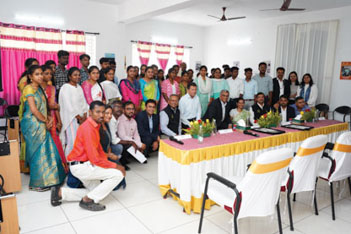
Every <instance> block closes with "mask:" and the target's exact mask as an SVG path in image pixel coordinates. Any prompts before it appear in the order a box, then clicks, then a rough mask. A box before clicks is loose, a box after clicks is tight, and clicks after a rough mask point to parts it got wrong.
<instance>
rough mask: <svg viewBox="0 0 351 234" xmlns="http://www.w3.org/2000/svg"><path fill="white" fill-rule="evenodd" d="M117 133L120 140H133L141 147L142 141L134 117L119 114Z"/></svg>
mask: <svg viewBox="0 0 351 234" xmlns="http://www.w3.org/2000/svg"><path fill="white" fill-rule="evenodd" d="M117 133H118V137H119V138H120V139H121V140H124V141H134V142H135V144H136V145H137V146H138V147H141V145H142V143H141V139H140V136H139V132H138V126H137V122H136V121H135V119H133V118H131V119H128V118H127V116H125V115H124V114H123V115H121V116H120V117H119V118H118V126H117Z"/></svg>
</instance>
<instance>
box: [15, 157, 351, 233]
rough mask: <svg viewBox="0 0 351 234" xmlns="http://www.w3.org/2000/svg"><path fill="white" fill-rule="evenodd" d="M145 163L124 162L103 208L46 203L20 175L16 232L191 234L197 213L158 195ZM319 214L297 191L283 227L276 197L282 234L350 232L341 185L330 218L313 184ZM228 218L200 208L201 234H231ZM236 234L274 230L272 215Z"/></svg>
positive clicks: (322, 189)
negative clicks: (121, 182) (119, 182)
mask: <svg viewBox="0 0 351 234" xmlns="http://www.w3.org/2000/svg"><path fill="white" fill-rule="evenodd" d="M148 161H149V162H148V164H138V163H136V162H132V163H131V164H130V167H131V169H132V170H131V171H129V172H127V177H126V180H127V188H126V190H121V191H115V192H113V193H112V194H111V195H109V196H108V197H107V198H106V199H105V200H104V201H103V202H102V203H104V204H106V207H107V209H106V210H105V211H103V212H89V211H86V210H83V209H81V208H80V207H79V206H78V203H63V204H62V205H61V206H59V207H55V208H54V207H51V205H50V201H49V199H50V192H43V193H39V192H32V191H29V190H28V182H29V176H27V175H22V183H23V190H22V192H20V193H19V194H17V202H18V212H19V220H20V226H21V233H32V234H73V233H78V234H90V233H92V234H95V233H97V234H100V233H103V234H105V233H106V234H107V233H119V234H123V233H128V234H129V233H131V234H134V233H135V234H144V233H145V234H149V233H157V234H178V233H179V234H193V233H194V234H195V233H197V228H198V224H199V218H200V215H198V214H191V215H187V214H186V213H184V212H183V211H182V207H181V206H180V205H179V204H178V203H177V202H176V201H174V200H173V199H171V198H167V199H163V198H162V197H161V195H160V191H159V189H158V186H157V155H154V156H152V157H151V158H150V159H149V160H148ZM317 195H318V196H317V197H318V205H319V215H318V216H316V215H314V210H313V206H312V194H311V193H301V194H298V196H297V201H296V202H292V206H293V216H294V224H295V231H294V232H291V231H290V229H289V217H288V211H287V204H286V197H285V196H286V195H285V193H282V195H281V202H280V207H281V215H282V221H283V229H284V233H294V234H329V233H335V234H343V233H345V234H346V233H348V234H349V233H351V196H350V192H349V188H348V186H347V185H346V187H345V184H344V183H341V184H340V185H339V186H335V199H336V201H337V202H336V203H335V206H336V221H332V219H331V208H330V194H329V187H328V185H327V183H326V182H325V181H319V182H318V193H317ZM231 220H232V216H231V215H230V214H229V213H228V212H226V211H224V210H222V209H221V208H220V207H218V206H213V207H212V208H211V210H209V211H206V212H205V218H204V224H203V232H202V233H206V234H222V233H223V234H224V233H231V230H232V222H231ZM239 233H240V234H247V233H252V234H266V233H267V234H273V233H278V223H277V218H276V215H275V216H274V217H263V218H246V219H241V220H239Z"/></svg>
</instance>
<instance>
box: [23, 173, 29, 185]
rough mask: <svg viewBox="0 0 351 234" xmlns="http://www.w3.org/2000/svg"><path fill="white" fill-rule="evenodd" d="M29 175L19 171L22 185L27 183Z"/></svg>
mask: <svg viewBox="0 0 351 234" xmlns="http://www.w3.org/2000/svg"><path fill="white" fill-rule="evenodd" d="M29 179H30V176H29V175H28V174H24V173H21V181H22V187H23V186H26V185H29Z"/></svg>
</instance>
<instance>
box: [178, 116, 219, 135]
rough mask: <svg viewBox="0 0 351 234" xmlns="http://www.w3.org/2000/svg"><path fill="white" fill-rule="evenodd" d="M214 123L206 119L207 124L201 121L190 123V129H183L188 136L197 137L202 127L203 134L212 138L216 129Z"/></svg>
mask: <svg viewBox="0 0 351 234" xmlns="http://www.w3.org/2000/svg"><path fill="white" fill-rule="evenodd" d="M215 125H216V124H215V123H214V121H212V122H210V120H208V119H206V122H203V121H202V120H201V119H199V120H194V121H191V122H190V128H187V129H183V130H184V131H185V132H186V133H187V134H190V135H192V136H197V135H198V134H199V130H200V126H202V133H203V135H204V137H205V136H210V135H211V132H212V131H213V129H214V128H215V127H216V126H215Z"/></svg>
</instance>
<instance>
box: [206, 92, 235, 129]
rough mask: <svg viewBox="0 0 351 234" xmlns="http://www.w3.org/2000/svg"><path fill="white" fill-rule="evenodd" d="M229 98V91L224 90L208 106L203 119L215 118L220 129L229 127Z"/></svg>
mask: <svg viewBox="0 0 351 234" xmlns="http://www.w3.org/2000/svg"><path fill="white" fill-rule="evenodd" d="M228 99H229V91H228V90H222V91H221V93H220V96H219V98H217V99H215V100H214V101H213V102H211V104H210V105H209V107H208V108H207V111H206V113H205V115H204V117H202V120H203V121H206V119H209V120H210V121H212V120H213V119H215V120H216V125H217V129H218V130H220V129H227V128H228V125H229V124H230V123H231V121H230V117H229V112H230V110H231V108H230V105H229V103H228Z"/></svg>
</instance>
